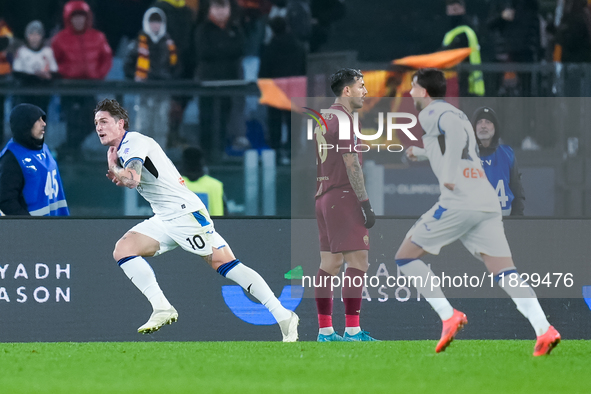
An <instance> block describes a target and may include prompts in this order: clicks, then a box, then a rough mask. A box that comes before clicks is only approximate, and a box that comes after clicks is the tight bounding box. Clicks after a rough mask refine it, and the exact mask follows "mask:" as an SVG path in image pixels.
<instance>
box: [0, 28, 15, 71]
mask: <svg viewBox="0 0 591 394" xmlns="http://www.w3.org/2000/svg"><path fill="white" fill-rule="evenodd" d="M0 37H8V39H9V40H12V31H11V30H10V28H9V27H8V25H7V24H6V23H5V22H4V21H2V20H0ZM6 52H7V51H1V52H0V76H4V75H8V74H10V72H11V71H12V68H11V67H10V62H9V61H8V59H7V58H6Z"/></svg>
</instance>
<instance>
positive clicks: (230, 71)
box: [195, 0, 249, 152]
mask: <svg viewBox="0 0 591 394" xmlns="http://www.w3.org/2000/svg"><path fill="white" fill-rule="evenodd" d="M210 3H211V4H210V6H209V9H208V11H207V15H208V17H207V20H205V21H204V22H203V23H202V24H201V25H199V26H198V27H197V32H196V34H195V46H196V49H197V71H196V78H197V79H198V80H199V81H219V80H238V79H242V66H241V59H242V56H243V55H244V34H243V32H242V29H241V28H240V26H239V25H238V24H237V22H236V19H235V18H233V17H232V15H231V7H230V1H229V0H211V1H210ZM218 100H219V104H220V116H219V123H220V126H221V127H220V130H219V132H220V133H221V135H222V136H223V138H224V142H226V143H227V144H228V147H227V151H236V150H238V151H240V150H244V149H246V148H247V147H248V145H249V143H248V140H247V139H246V137H245V133H246V130H245V122H244V115H243V112H244V111H243V110H244V98H243V97H240V96H234V97H220V98H219V99H218ZM213 113H214V98H213V97H211V96H209V97H208V96H201V97H199V117H200V120H199V123H200V124H199V128H200V133H199V135H200V140H201V141H200V145H201V147H202V148H203V149H204V150H205V151H207V152H211V150H212V149H214V150H217V149H218V147H213V144H212V134H213V133H214V132H216V130H213V123H214V122H213Z"/></svg>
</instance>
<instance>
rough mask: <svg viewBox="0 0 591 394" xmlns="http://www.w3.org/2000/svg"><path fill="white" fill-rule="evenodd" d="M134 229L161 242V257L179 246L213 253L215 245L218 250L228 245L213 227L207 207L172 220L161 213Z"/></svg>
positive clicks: (157, 253)
mask: <svg viewBox="0 0 591 394" xmlns="http://www.w3.org/2000/svg"><path fill="white" fill-rule="evenodd" d="M130 231H135V232H138V233H140V234H143V235H147V236H148V237H150V238H153V239H155V240H156V241H158V242H159V243H160V249H159V250H158V251H157V252H156V253H155V254H154V256H158V255H160V254H162V253H166V252H168V251H169V250H173V249H174V248H176V247H177V246H179V245H180V247H181V248H183V249H184V250H186V251H187V252H191V253H194V254H196V255H199V256H209V255H210V254H212V247H213V248H216V249H219V248H222V247H224V246H226V245H227V243H226V241H225V240H224V239H223V238H222V236H221V235H219V234H218V233H217V232H216V231H215V229H214V227H213V222H212V221H211V218H210V217H209V214H208V213H207V211H206V210H205V209H203V210H201V211H197V212H193V213H188V214H186V215H183V216H180V217H178V218H174V219H170V220H162V219H160V218H159V217H158V216H152V217H151V218H150V219H147V220H144V221H143V222H141V223H139V224H137V225H135V226H134V227H133V228H132V229H131V230H130Z"/></svg>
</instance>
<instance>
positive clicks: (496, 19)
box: [487, 0, 542, 97]
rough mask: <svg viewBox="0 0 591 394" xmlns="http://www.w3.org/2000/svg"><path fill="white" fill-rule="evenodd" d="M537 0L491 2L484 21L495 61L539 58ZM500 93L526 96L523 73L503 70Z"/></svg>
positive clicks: (520, 61) (525, 81)
mask: <svg viewBox="0 0 591 394" xmlns="http://www.w3.org/2000/svg"><path fill="white" fill-rule="evenodd" d="M538 9H539V6H538V2H537V0H508V1H504V2H501V3H495V7H493V9H492V11H491V15H490V17H489V20H488V22H487V27H488V28H489V29H490V31H491V33H492V34H493V35H494V39H493V41H494V43H495V44H494V46H495V60H496V61H498V62H501V63H533V62H538V61H539V60H540V59H541V57H542V47H541V44H540V18H539V15H538ZM499 83H500V88H499V95H500V96H520V97H521V96H524V95H526V96H527V95H529V92H530V87H529V79H528V78H527V75H516V74H515V73H505V74H504V75H503V76H502V78H501V80H500V82H499Z"/></svg>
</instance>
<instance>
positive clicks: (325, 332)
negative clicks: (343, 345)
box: [318, 327, 334, 335]
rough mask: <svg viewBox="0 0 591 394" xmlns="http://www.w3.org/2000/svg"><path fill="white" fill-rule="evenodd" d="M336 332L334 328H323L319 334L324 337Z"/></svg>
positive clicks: (319, 330)
mask: <svg viewBox="0 0 591 394" xmlns="http://www.w3.org/2000/svg"><path fill="white" fill-rule="evenodd" d="M333 332H334V328H332V327H322V328H320V329H318V334H322V335H330V334H332V333H333Z"/></svg>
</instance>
